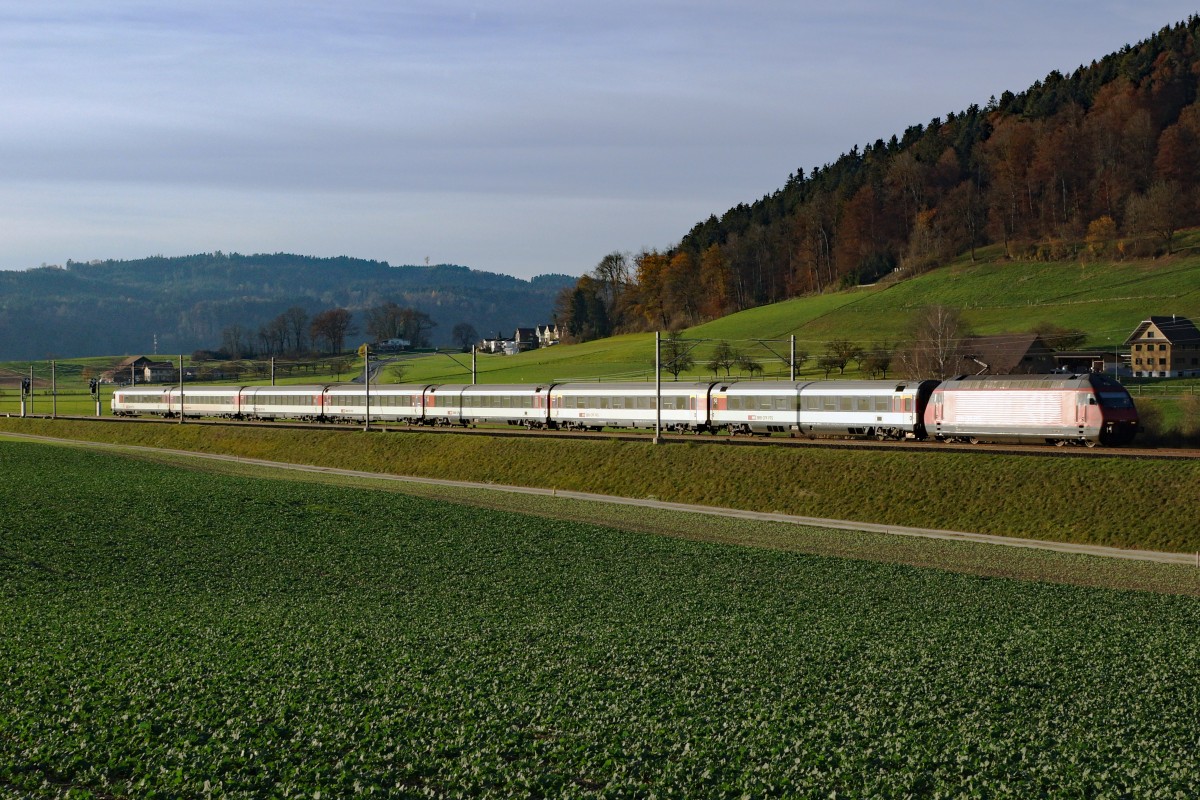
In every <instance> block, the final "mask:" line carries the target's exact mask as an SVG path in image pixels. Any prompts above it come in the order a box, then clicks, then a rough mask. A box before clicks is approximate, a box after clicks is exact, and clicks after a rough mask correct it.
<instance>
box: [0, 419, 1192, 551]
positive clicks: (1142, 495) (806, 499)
mask: <svg viewBox="0 0 1200 800" xmlns="http://www.w3.org/2000/svg"><path fill="white" fill-rule="evenodd" d="M0 431H13V432H22V433H34V434H43V435H48V436H56V437H63V438H68V439H81V440H90V441H101V442H112V443H119V444H137V445H146V446H151V447H158V448H178V449H181V450H187V451H193V452H205V453H224V454H230V455H237V456H242V457H248V458H263V459H269V460H273V461H281V462H286V463H297V464H311V465H318V466H328V467H338V468H346V469H356V470H365V471H369V472H381V473H389V474H399V475H412V476H420V477H430V478H449V479H455V480H465V481H480V482H494V483H502V484H511V485H519V486H537V487H543V488H550V489H567V490H576V491H585V492H596V493H600V494H609V495H617V496H622V497H650V498H655V499H658V500H670V501H676V502H683V503H698V504H702V505H710V506H720V507H726V508H743V509H750V510H755V511H772V512H782V513H788V514H798V515H803V516H812V517H825V518H832V519H848V520H860V521H863V522H873V523H882V524H895V525H910V526H914V527H929V528H941V529H946V530H962V531H969V532H974V533H989V534H997V535H1002V536H1020V537H1028V538H1034V539H1044V540H1050V541H1067V542H1077V543H1081V544H1100V545H1111V546H1116V547H1129V548H1144V549H1151V550H1166V551H1175V552H1189V553H1190V552H1195V551H1198V550H1200V528H1197V526H1196V523H1195V518H1194V515H1193V514H1191V513H1188V512H1186V509H1191V508H1196V507H1200V461H1197V460H1184V461H1166V460H1141V459H1130V458H1117V457H1094V458H1093V457H1086V458H1083V457H1080V458H1072V457H1058V456H1033V455H1024V456H1012V455H996V454H989V453H981V452H970V451H962V450H953V451H947V452H939V451H937V450H934V449H927V450H921V451H886V452H881V451H857V450H843V449H837V448H812V447H809V448H786V447H736V446H730V445H724V444H721V443H720V442H719V440H718V441H717V442H715V443H709V442H708V440H707V439H705V441H703V442H701V441H695V442H691V441H689V442H678V443H671V444H667V445H660V446H655V445H653V444H651V443H649V442H648V441H646V440H642V441H614V440H585V441H580V440H573V439H559V438H553V437H550V438H546V437H542V438H536V439H530V438H497V437H490V436H470V435H464V434H452V433H448V434H441V433H437V434H435V433H426V432H419V431H415V430H414V431H405V430H399V431H390V432H381V431H372V432H370V433H366V432H363V431H356V430H342V431H337V430H328V429H322V428H319V427H317V426H313V427H312V428H311V429H310V430H294V429H271V428H256V427H253V426H242V427H228V426H224V427H222V426H206V425H196V424H185V425H177V424H134V423H116V422H113V423H95V422H76V421H68V420H41V419H37V420H30V419H26V420H21V419H13V418H4V417H0ZM1164 498H1169V502H1168V501H1166V500H1164Z"/></svg>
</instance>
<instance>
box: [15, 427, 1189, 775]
mask: <svg viewBox="0 0 1200 800" xmlns="http://www.w3.org/2000/svg"><path fill="white" fill-rule="evenodd" d="M357 438H358V439H359V440H360V441H361V440H363V439H365V438H366V437H357ZM375 438H377V439H378V440H382V439H383V438H384V437H375ZM675 449H676V448H663V450H664V451H667V450H675ZM0 450H3V454H2V456H3V463H4V465H5V480H4V481H3V482H0V506H2V507H3V508H4V509H5V526H4V529H3V533H0V537H2V538H0V542H2V544H3V556H4V557H3V559H0V629H2V630H3V631H4V636H3V637H0V675H6V676H9V678H10V679H9V680H3V681H0V708H4V709H6V715H5V722H6V724H5V725H4V726H3V728H2V730H3V732H4V735H0V793H10V794H13V795H14V796H23V797H24V796H46V797H75V796H78V797H86V796H96V797H127V796H147V797H148V796H165V797H182V796H188V797H191V796H209V795H212V796H231V797H232V796H247V797H249V796H268V795H269V796H282V797H290V796H307V797H313V796H326V797H347V796H351V795H355V796H357V795H359V794H366V795H375V796H414V797H415V796H425V795H431V796H433V795H439V796H440V795H443V794H447V793H451V792H453V791H457V792H460V793H461V794H463V795H464V796H547V797H549V796H578V797H630V796H643V795H650V794H654V795H656V796H662V797H699V796H718V795H720V796H731V797H736V796H753V797H765V796H776V795H784V794H786V795H797V796H809V795H816V794H821V795H824V794H827V793H830V792H835V791H836V792H837V793H838V794H841V795H847V796H887V797H892V796H895V797H899V796H952V795H959V794H962V793H963V792H964V791H968V792H969V793H971V794H977V795H980V796H988V797H1014V798H1016V797H1035V796H1055V797H1057V796H1087V795H1089V794H1095V792H1096V791H1097V789H1096V787H1097V785H1098V784H1100V785H1102V786H1103V788H1104V790H1105V791H1107V792H1111V793H1112V794H1114V795H1117V796H1129V797H1135V796H1143V795H1151V794H1167V795H1170V796H1180V797H1184V796H1188V797H1191V796H1195V795H1196V794H1197V792H1198V791H1200V781H1198V778H1197V776H1198V775H1200V762H1198V760H1197V752H1196V749H1195V747H1194V744H1195V741H1194V740H1195V719H1196V717H1197V714H1200V692H1198V690H1197V687H1198V686H1200V680H1198V678H1200V676H1198V675H1197V668H1196V659H1195V658H1194V655H1195V652H1196V650H1197V647H1198V640H1197V636H1198V634H1197V631H1198V630H1200V625H1198V624H1197V623H1198V622H1200V620H1198V618H1197V615H1198V612H1197V608H1198V607H1197V603H1196V599H1195V598H1194V597H1169V596H1162V595H1155V594H1147V593H1142V592H1128V591H1109V590H1103V589H1095V588H1081V587H1072V586H1055V585H1045V584H1034V583H1026V582H1020V581H1011V580H1000V579H982V578H978V577H974V576H967V575H956V574H952V573H947V572H941V571H937V570H927V569H915V568H912V567H906V566H896V565H892V564H879V563H870V562H867V561H862V560H848V559H836V558H814V557H811V556H806V555H801V554H798V553H792V552H780V551H772V550H764V549H752V548H744V547H731V546H726V545H722V544H714V543H702V542H694V541H686V540H682V539H672V538H666V537H656V536H644V535H638V534H629V533H624V532H621V531H617V530H613V529H611V528H602V527H595V526H590V525H580V524H575V523H564V522H554V521H547V520H545V519H541V518H535V517H530V516H527V515H522V514H515V513H500V512H489V513H486V514H481V513H480V512H479V511H477V510H475V509H469V508H464V507H461V506H456V505H453V504H448V503H438V502H430V501H428V500H423V499H419V498H413V497H406V496H403V495H400V494H396V493H385V492H378V491H369V490H363V489H354V488H348V487H345V486H323V485H317V484H314V483H311V482H304V483H301V482H295V481H288V480H274V481H262V480H248V479H246V478H244V477H237V476H231V475H219V474H210V473H199V472H196V471H192V470H181V469H175V468H168V467H164V466H162V465H158V464H149V463H143V462H139V461H138V460H133V459H127V458H118V457H114V456H112V455H109V454H98V453H82V452H76V451H71V450H69V449H67V448H61V447H44V446H38V445H30V444H25V443H11V442H0ZM680 451H682V449H680ZM364 509H365V510H367V511H365V512H364V511H362V510H364ZM795 530H796V529H793V531H795ZM792 535H793V536H803V535H804V534H803V533H795V532H793V534H792ZM944 545H945V546H946V547H955V548H960V549H964V550H965V549H978V550H984V549H988V550H994V548H982V547H979V546H976V545H967V544H964V543H944ZM1010 555H1011V556H1013V557H1016V554H1014V553H1010V552H1009V551H1007V550H1005V551H1004V552H1003V553H1001V554H999V558H1000V559H1004V558H1008V557H1010ZM1021 557H1023V558H1036V559H1045V560H1047V561H1050V560H1057V561H1059V563H1062V564H1067V563H1071V564H1078V565H1081V566H1082V565H1084V564H1090V563H1094V562H1098V561H1100V560H1099V559H1088V558H1084V557H1068V556H1062V555H1059V554H1035V555H1024V554H1022V556H1021ZM1174 569H1175V570H1180V569H1182V568H1178V567H1176V568H1174ZM1194 585H1195V584H1194V582H1193V588H1194Z"/></svg>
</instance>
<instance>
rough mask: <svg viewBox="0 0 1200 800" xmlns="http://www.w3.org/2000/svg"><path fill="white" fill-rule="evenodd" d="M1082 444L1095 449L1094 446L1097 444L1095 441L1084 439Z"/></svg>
mask: <svg viewBox="0 0 1200 800" xmlns="http://www.w3.org/2000/svg"><path fill="white" fill-rule="evenodd" d="M1083 444H1084V445H1085V446H1086V447H1095V446H1096V444H1097V442H1096V440H1095V439H1084V440H1083Z"/></svg>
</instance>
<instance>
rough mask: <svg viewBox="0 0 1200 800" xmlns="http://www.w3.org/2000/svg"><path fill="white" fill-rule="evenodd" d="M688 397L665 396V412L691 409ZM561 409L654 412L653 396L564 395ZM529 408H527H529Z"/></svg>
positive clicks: (663, 399)
mask: <svg viewBox="0 0 1200 800" xmlns="http://www.w3.org/2000/svg"><path fill="white" fill-rule="evenodd" d="M688 399H689V398H688V397H687V395H663V398H662V403H663V404H662V407H663V410H664V411H675V410H680V411H686V410H688V408H689V403H688ZM559 406H560V407H561V408H576V409H601V410H618V411H620V410H625V409H628V410H635V409H636V410H642V411H653V410H654V398H653V397H652V396H637V397H624V396H622V397H604V396H590V395H562V396H561V399H560V400H559ZM528 407H529V406H526V408H528Z"/></svg>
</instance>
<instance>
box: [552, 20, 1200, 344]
mask: <svg viewBox="0 0 1200 800" xmlns="http://www.w3.org/2000/svg"><path fill="white" fill-rule="evenodd" d="M1053 55H1054V54H1053V53H1048V54H1047V58H1048V59H1053ZM1198 75H1200V17H1196V16H1193V17H1191V18H1190V19H1188V20H1187V21H1186V22H1182V23H1179V24H1176V25H1173V26H1170V27H1166V28H1163V29H1162V30H1160V31H1159V32H1158V33H1156V34H1154V35H1153V36H1151V37H1150V38H1149V39H1146V40H1145V41H1143V42H1141V43H1140V44H1137V45H1136V46H1126V47H1125V48H1123V49H1122V50H1121V51H1119V52H1117V53H1113V54H1110V55H1108V56H1105V57H1103V58H1101V59H1100V60H1098V61H1094V62H1092V63H1091V64H1090V65H1087V66H1081V67H1079V68H1078V69H1076V70H1075V71H1074V72H1072V73H1071V74H1069V75H1064V74H1062V73H1059V72H1057V71H1056V72H1051V73H1050V74H1049V75H1047V76H1046V78H1045V79H1044V80H1042V81H1038V82H1037V83H1035V84H1034V85H1033V86H1031V87H1029V88H1028V89H1026V90H1025V91H1023V92H1021V93H1019V94H1014V93H1012V92H1005V93H1004V94H1003V95H1001V96H1000V98H998V99H997V98H992V99H991V100H990V101H989V102H988V103H987V104H986V105H984V106H983V107H980V106H979V105H972V106H971V107H969V108H967V109H965V110H962V111H958V112H951V113H948V114H947V115H946V116H945V118H935V119H933V120H930V121H929V122H928V123H927V124H917V125H912V126H911V127H909V128H908V129H907V130H905V131H904V132H903V133H898V134H897V135H893V136H891V137H890V138H889V139H887V140H886V141H885V140H884V139H878V140H876V141H875V142H873V143H870V144H867V145H866V146H864V147H861V148H860V147H859V146H858V145H855V146H854V147H851V148H850V150H849V151H848V152H846V153H844V154H842V155H841V156H840V157H839V158H838V159H836V160H835V161H834V162H833V163H831V164H826V165H824V166H821V167H818V168H816V169H813V170H811V171H810V172H807V173H806V172H805V171H804V170H803V169H801V170H797V171H796V172H795V173H793V174H792V175H790V176H788V178H787V180H786V182H785V183H784V185H783V187H782V188H780V189H778V190H776V191H774V192H773V193H771V194H769V195H767V196H765V197H763V198H762V199H760V200H758V201H757V202H754V203H749V204H741V205H738V206H737V207H735V208H732V209H729V210H728V211H726V212H725V213H724V214H722V215H721V216H720V217H719V218H718V217H717V216H716V215H713V216H711V217H709V219H707V220H705V221H703V222H701V223H699V224H697V225H696V226H695V227H693V228H692V230H691V231H689V232H688V233H687V234H686V235H685V236H683V238H682V239H681V241H680V242H679V243H678V244H677V245H675V246H672V247H669V248H667V249H666V250H665V251H662V252H659V251H652V252H642V253H639V254H636V255H635V256H634V257H633V259H632V260H631V261H629V262H628V263H622V259H621V258H620V257H619V256H620V254H612V255H610V256H609V257H606V258H605V260H604V261H602V262H601V263H600V265H599V266H598V267H597V269H596V270H595V271H594V272H593V273H592V274H590V275H588V276H585V277H584V278H583V279H581V281H580V283H579V285H578V286H577V288H576V290H575V292H574V295H573V296H572V297H571V298H570V302H569V303H565V304H564V308H563V312H564V313H563V314H561V315H560V322H561V323H563V324H564V325H565V326H566V327H567V328H568V330H569V331H570V332H572V333H573V334H574V335H575V336H577V337H578V338H590V337H593V336H596V335H605V334H606V333H607V332H612V331H619V330H636V329H639V328H651V329H653V328H659V329H661V328H668V327H679V326H686V325H690V324H694V323H696V322H699V321H703V320H705V319H712V318H714V317H718V316H722V315H724V314H727V313H731V312H733V311H737V310H741V309H744V308H749V307H752V306H758V305H763V304H766V303H772V302H776V301H779V300H783V299H786V298H789V297H794V296H797V295H803V294H807V293H812V292H820V291H823V290H825V289H826V288H828V287H831V286H834V287H836V286H847V285H852V284H856V283H871V282H874V281H876V280H878V279H879V278H881V277H883V276H886V275H892V274H896V275H898V276H904V275H911V274H914V273H918V272H921V271H924V270H927V269H930V268H933V267H936V266H939V265H941V264H944V263H946V262H947V261H948V260H949V259H951V258H953V257H956V256H957V255H960V254H963V253H973V251H974V248H976V247H979V246H981V245H983V244H992V243H995V244H1002V245H1003V248H1004V250H1005V252H1006V254H1007V257H1009V258H1012V259H1022V260H1029V259H1048V260H1049V259H1055V260H1058V259H1075V258H1111V259H1120V258H1124V257H1126V256H1129V255H1153V254H1155V253H1160V252H1164V251H1170V249H1171V247H1172V244H1173V240H1174V232H1175V230H1177V229H1178V228H1179V227H1182V226H1193V225H1198V224H1200V207H1198V204H1197V200H1198V192H1197V189H1198V186H1200V105H1198V104H1197V103H1196V99H1197V82H1198ZM885 135H886V134H885ZM897 270H899V272H897Z"/></svg>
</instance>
